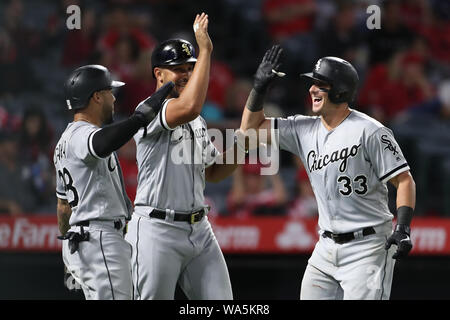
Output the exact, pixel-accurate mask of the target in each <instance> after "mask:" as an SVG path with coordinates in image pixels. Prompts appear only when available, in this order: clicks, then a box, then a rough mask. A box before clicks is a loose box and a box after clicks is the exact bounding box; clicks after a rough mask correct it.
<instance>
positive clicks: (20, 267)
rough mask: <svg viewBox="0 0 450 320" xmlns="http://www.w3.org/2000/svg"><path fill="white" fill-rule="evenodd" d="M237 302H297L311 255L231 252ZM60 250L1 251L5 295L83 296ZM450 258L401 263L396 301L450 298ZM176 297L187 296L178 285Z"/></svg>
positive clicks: (0, 291) (0, 284) (0, 282)
mask: <svg viewBox="0 0 450 320" xmlns="http://www.w3.org/2000/svg"><path fill="white" fill-rule="evenodd" d="M225 258H226V261H227V265H228V268H229V272H230V278H231V284H232V287H233V294H234V298H235V299H237V300H298V298H299V293H300V283H301V279H302V276H303V272H304V270H305V268H306V264H307V261H308V258H309V255H226V256H225ZM62 270H63V263H62V259H61V255H60V254H59V253H51V254H50V253H29V254H24V253H1V254H0V299H8V300H16V299H21V300H28V299H33V300H35V299H38V300H40V299H44V300H46V299H50V300H80V299H82V300H83V299H84V297H83V294H82V293H73V292H70V291H68V290H67V289H66V288H65V287H64V285H63V272H62ZM449 270H450V258H449V257H442V256H440V257H438V256H435V257H433V256H414V257H408V258H407V259H406V260H403V261H400V262H398V263H396V266H395V271H394V280H393V282H392V291H391V299H392V300H416V299H417V300H443V299H445V300H448V299H450V292H449V290H448V288H449V284H450V273H449V272H448V271H449ZM176 298H177V299H185V296H184V294H183V292H182V291H181V290H179V289H177V292H176Z"/></svg>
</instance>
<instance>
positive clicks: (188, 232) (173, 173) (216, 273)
mask: <svg viewBox="0 0 450 320" xmlns="http://www.w3.org/2000/svg"><path fill="white" fill-rule="evenodd" d="M168 101H169V100H166V101H165V103H164V105H163V107H162V109H161V111H160V113H159V114H158V116H157V117H156V118H155V119H154V120H153V121H152V122H151V123H150V124H149V125H148V126H147V127H146V128H145V129H142V130H140V131H139V132H138V133H137V134H136V135H135V136H134V138H135V140H136V146H137V152H136V157H137V162H138V168H139V173H138V188H137V193H136V199H135V211H134V214H133V217H132V219H131V221H130V222H129V224H128V233H127V234H126V240H127V241H128V242H129V243H130V244H131V245H132V247H133V250H132V258H131V259H132V273H133V283H134V288H135V290H134V298H135V299H144V300H145V299H158V300H159V299H173V298H174V294H175V287H176V284H177V283H178V284H179V285H180V287H181V289H182V290H183V291H184V293H185V294H186V296H187V297H188V298H189V299H196V300H200V299H207V300H210V299H215V300H225V299H227V300H228V299H232V297H233V294H232V290H231V282H230V277H229V274H228V269H227V267H226V263H225V259H224V257H223V254H222V251H221V250H220V247H219V244H218V242H217V240H216V238H215V236H214V233H213V230H212V227H211V225H210V223H209V221H208V217H207V216H205V217H203V219H201V220H200V221H199V222H197V223H195V224H190V223H188V222H186V221H174V211H176V214H188V213H190V212H195V211H198V210H200V209H203V208H205V207H206V204H205V199H204V195H203V191H204V189H205V169H206V168H207V167H208V166H210V165H212V164H213V163H214V161H215V159H216V157H217V156H218V155H219V152H218V150H217V149H216V148H215V147H214V145H213V144H212V143H211V141H210V138H209V136H208V133H207V130H206V123H205V121H204V120H203V118H202V117H200V116H199V117H197V118H196V119H194V120H192V121H190V122H188V123H185V124H182V125H180V126H178V127H176V128H174V129H172V128H169V126H168V125H167V121H166V119H165V114H166V108H167V103H168ZM153 208H157V209H160V210H165V211H166V217H165V219H164V220H163V219H158V218H150V216H149V213H150V212H152V209H153Z"/></svg>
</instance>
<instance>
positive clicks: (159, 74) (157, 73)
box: [153, 67, 164, 83]
mask: <svg viewBox="0 0 450 320" xmlns="http://www.w3.org/2000/svg"><path fill="white" fill-rule="evenodd" d="M153 72H154V73H155V78H156V81H158V82H160V83H163V82H164V79H163V71H162V69H160V68H158V67H156V68H155V69H153Z"/></svg>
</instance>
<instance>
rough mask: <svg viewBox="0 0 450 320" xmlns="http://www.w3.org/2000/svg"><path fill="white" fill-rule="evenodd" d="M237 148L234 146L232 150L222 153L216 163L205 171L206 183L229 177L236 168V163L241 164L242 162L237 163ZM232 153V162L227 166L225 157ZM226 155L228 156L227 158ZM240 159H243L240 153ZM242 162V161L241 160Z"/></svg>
mask: <svg viewBox="0 0 450 320" xmlns="http://www.w3.org/2000/svg"><path fill="white" fill-rule="evenodd" d="M238 150H239V149H238V148H237V146H236V145H235V146H234V147H233V148H230V149H228V150H226V151H225V152H223V153H222V154H221V155H220V156H219V157H218V158H217V159H216V162H215V163H214V164H213V165H211V166H210V167H209V168H207V169H206V180H207V181H208V182H219V181H222V180H224V179H225V178H227V177H229V176H230V175H231V174H232V173H233V172H234V170H236V168H237V167H238V163H243V161H239V152H238ZM230 153H233V162H232V163H230V164H228V163H227V157H229V154H230ZM227 155H228V156H227ZM241 157H242V158H243V157H244V154H243V153H242V155H241ZM241 160H243V159H241Z"/></svg>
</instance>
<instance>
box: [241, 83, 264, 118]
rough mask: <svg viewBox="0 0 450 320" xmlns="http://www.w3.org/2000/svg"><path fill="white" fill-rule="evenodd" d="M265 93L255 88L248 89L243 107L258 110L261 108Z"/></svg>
mask: <svg viewBox="0 0 450 320" xmlns="http://www.w3.org/2000/svg"><path fill="white" fill-rule="evenodd" d="M264 96H265V93H261V92H258V91H256V89H255V88H253V89H252V91H250V94H249V95H248V99H247V103H246V104H245V107H246V108H247V109H248V110H250V111H251V112H258V111H261V110H262V109H263V106H264Z"/></svg>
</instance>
